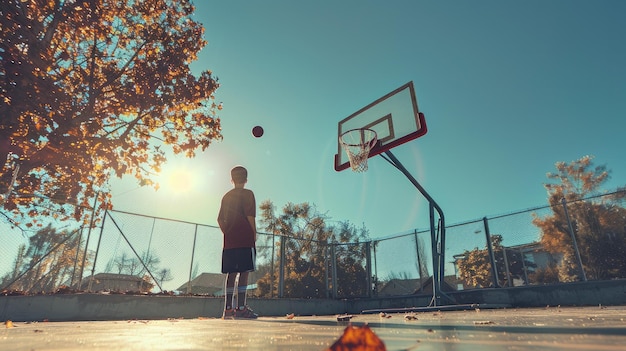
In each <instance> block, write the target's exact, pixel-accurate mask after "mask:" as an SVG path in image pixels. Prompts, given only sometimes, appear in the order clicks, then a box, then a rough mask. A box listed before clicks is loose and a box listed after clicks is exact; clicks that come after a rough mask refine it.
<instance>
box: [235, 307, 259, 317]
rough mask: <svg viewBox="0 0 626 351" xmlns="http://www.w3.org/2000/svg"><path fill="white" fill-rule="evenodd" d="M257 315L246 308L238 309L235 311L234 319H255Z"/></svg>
mask: <svg viewBox="0 0 626 351" xmlns="http://www.w3.org/2000/svg"><path fill="white" fill-rule="evenodd" d="M258 317H259V315H258V314H256V313H254V312H253V311H252V310H251V309H250V308H249V307H248V306H244V307H239V308H237V309H236V310H235V319H238V318H241V319H257V318H258Z"/></svg>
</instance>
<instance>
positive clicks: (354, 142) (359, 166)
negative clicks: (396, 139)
mask: <svg viewBox="0 0 626 351" xmlns="http://www.w3.org/2000/svg"><path fill="white" fill-rule="evenodd" d="M377 140H378V139H377V137H376V132H375V131H373V130H371V129H367V128H358V129H350V130H348V131H347V132H345V133H343V134H341V135H340V136H339V142H340V143H341V145H342V146H343V148H344V150H346V154H348V159H349V160H350V167H351V168H352V170H353V171H354V172H365V171H367V159H368V158H369V154H370V150H371V148H372V147H374V145H376V142H377Z"/></svg>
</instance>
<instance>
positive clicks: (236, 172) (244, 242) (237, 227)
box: [217, 166, 258, 319]
mask: <svg viewBox="0 0 626 351" xmlns="http://www.w3.org/2000/svg"><path fill="white" fill-rule="evenodd" d="M230 177H231V181H232V183H233V185H234V188H233V189H231V190H230V191H229V192H227V193H226V194H225V195H224V197H223V198H222V203H221V206H220V212H219V215H218V217H217V223H218V224H219V226H220V229H221V230H222V233H223V234H224V249H223V250H222V273H225V274H226V283H225V285H226V290H225V292H226V299H225V303H224V313H223V314H222V319H226V318H248V319H255V318H257V317H258V315H257V314H256V313H254V312H253V311H252V310H251V309H250V308H248V306H247V305H246V288H247V286H248V273H249V272H252V271H254V264H255V259H256V222H255V216H256V201H255V199H254V193H253V192H252V191H251V190H248V189H244V186H245V184H246V183H247V181H248V171H247V170H246V169H245V168H244V167H241V166H237V167H235V168H233V169H232V170H231V171H230ZM235 287H236V288H235Z"/></svg>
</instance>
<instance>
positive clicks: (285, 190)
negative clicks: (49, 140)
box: [113, 0, 626, 238]
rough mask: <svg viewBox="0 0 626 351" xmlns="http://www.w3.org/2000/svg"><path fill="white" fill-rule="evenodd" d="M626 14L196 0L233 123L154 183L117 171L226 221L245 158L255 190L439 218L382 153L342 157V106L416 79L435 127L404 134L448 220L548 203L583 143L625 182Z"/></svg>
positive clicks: (540, 7) (605, 7) (128, 202)
mask: <svg viewBox="0 0 626 351" xmlns="http://www.w3.org/2000/svg"><path fill="white" fill-rule="evenodd" d="M625 14H626V2H625V1H621V0H615V1H608V0H603V1H577V0H567V1H566V0H552V1H534V0H531V1H484V0H477V1H386V2H382V1H363V0H361V1H356V0H350V1H327V0H322V1H315V2H314V1H307V2H303V1H282V0H281V1H276V0H266V1H239V0H233V1H210V2H209V1H206V2H205V1H196V15H195V17H196V18H197V19H198V20H200V21H201V22H203V23H204V25H205V27H206V33H205V38H206V39H207V41H208V42H209V44H208V45H207V46H206V47H205V48H204V50H203V51H202V52H201V53H200V55H199V59H198V61H196V62H195V63H194V64H193V65H192V67H193V69H194V70H195V71H196V72H200V71H202V70H207V69H208V70H211V71H213V73H214V75H215V76H217V77H219V81H220V83H221V87H220V88H219V89H218V90H217V92H216V99H217V101H221V102H223V106H224V108H223V110H222V111H221V112H220V117H221V120H222V126H223V136H224V140H223V141H220V142H216V143H215V144H213V145H212V146H210V147H209V148H208V149H207V150H206V151H205V152H203V153H199V154H198V156H197V157H196V158H194V159H185V158H183V157H180V158H178V157H177V158H172V159H171V160H170V162H169V164H168V165H167V166H166V167H165V169H164V173H163V175H162V176H161V177H160V179H159V180H160V181H161V183H162V184H161V185H162V188H161V189H160V190H158V191H156V192H155V191H154V190H152V189H151V188H139V187H138V186H137V185H136V184H135V183H134V182H133V181H132V180H124V181H116V182H114V184H113V206H114V208H115V209H118V210H124V211H129V212H136V213H141V214H146V215H154V216H159V217H165V218H172V219H179V220H184V221H190V222H197V223H202V224H209V225H216V223H217V222H216V217H217V211H218V207H219V201H220V199H221V196H222V195H223V193H225V192H226V191H228V190H229V189H230V188H231V184H230V181H229V170H230V168H232V167H233V166H235V165H244V166H245V167H247V168H248V170H249V175H250V176H249V183H248V188H250V189H252V190H254V191H255V193H256V198H257V202H258V203H260V202H261V201H263V200H268V199H269V200H271V201H273V202H274V204H275V205H276V206H277V207H278V208H281V207H282V206H283V205H285V204H286V203H288V202H293V203H300V202H309V203H312V204H315V205H316V206H317V209H318V210H319V211H320V212H322V213H325V214H326V215H327V216H329V217H331V218H332V220H336V221H340V220H341V221H343V220H348V221H350V222H352V223H354V224H356V225H358V226H360V225H361V224H364V225H365V226H366V227H367V228H368V229H369V230H370V236H371V237H372V238H377V237H385V236H390V235H393V234H395V233H400V232H403V231H407V230H412V229H414V228H421V229H423V228H426V227H427V226H428V208H427V204H426V203H425V202H424V200H423V199H422V197H421V196H420V195H419V193H418V191H417V190H416V189H415V188H414V187H413V185H412V184H411V183H410V182H409V181H408V180H407V179H406V178H405V177H404V176H403V175H402V174H401V173H400V172H399V171H398V170H396V169H395V168H393V167H392V166H391V165H389V164H388V163H387V162H386V161H385V160H384V159H382V158H381V157H380V156H377V157H374V158H371V159H370V160H369V170H368V171H367V172H366V173H363V174H358V173H353V172H351V171H350V170H346V171H343V172H336V171H335V170H334V168H333V158H334V154H335V152H336V148H337V141H336V140H337V135H336V134H337V123H338V122H339V121H340V120H342V119H343V118H345V117H347V116H348V115H350V114H352V113H353V112H355V111H357V110H358V109H360V108H361V107H363V106H365V105H367V104H369V103H370V102H372V101H374V100H376V99H377V98H379V97H381V96H383V95H385V94H386V93H388V92H390V91H392V90H394V89H395V88H397V87H399V86H401V85H403V84H405V83H407V82H409V81H413V82H414V84H415V89H416V95H417V100H418V105H419V108H420V110H421V111H422V112H423V113H424V114H425V116H426V123H427V125H428V133H427V134H426V135H425V136H423V137H422V138H420V139H417V140H414V141H412V142H409V143H407V144H404V145H401V146H398V147H397V148H395V149H393V150H392V151H393V153H394V154H395V156H396V157H397V158H398V159H399V160H400V161H401V162H402V163H403V164H404V166H405V167H406V168H407V169H408V170H409V171H410V172H411V173H412V174H413V175H414V176H415V178H417V180H418V181H419V182H420V184H422V185H423V186H424V188H425V189H426V190H427V191H428V192H429V193H430V195H431V196H432V197H433V198H434V199H435V200H436V201H437V203H438V204H439V205H440V206H441V207H442V208H443V210H444V213H445V215H446V222H447V223H448V224H453V223H460V222H465V221H469V220H474V219H478V218H482V217H484V216H492V215H497V214H503V213H507V212H513V211H516V210H520V209H525V208H530V207H535V206H541V205H544V204H546V203H547V193H546V191H545V188H544V187H543V184H544V183H545V182H547V181H548V179H547V178H546V173H547V172H551V171H553V170H555V168H554V164H555V162H558V161H565V162H570V161H573V160H576V159H578V158H580V157H582V156H584V155H593V156H595V163H596V164H598V165H601V164H605V165H607V167H608V168H609V169H611V170H612V179H611V181H610V182H609V183H608V184H607V188H609V189H612V188H615V187H617V186H622V185H624V184H626V163H625V162H624V151H625V150H626V148H625V144H626V143H625V142H624V130H625V127H626V123H625V122H624V117H625V113H624V112H625V111H626V41H625V40H624V38H625V37H626V21H624V15H625ZM255 125H261V126H263V127H264V129H265V135H264V136H263V137H262V138H258V139H256V138H254V137H252V135H251V129H252V127H253V126H255ZM171 178H177V179H178V180H179V181H178V182H177V181H172V180H171ZM180 180H182V184H181V182H180Z"/></svg>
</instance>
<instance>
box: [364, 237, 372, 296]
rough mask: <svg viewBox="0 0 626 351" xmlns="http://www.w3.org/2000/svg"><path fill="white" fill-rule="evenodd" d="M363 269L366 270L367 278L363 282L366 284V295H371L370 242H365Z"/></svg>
mask: <svg viewBox="0 0 626 351" xmlns="http://www.w3.org/2000/svg"><path fill="white" fill-rule="evenodd" d="M365 271H366V272H367V273H366V274H367V278H366V279H365V284H367V286H366V288H367V290H365V291H367V295H366V296H367V297H372V242H371V241H367V242H365Z"/></svg>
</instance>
